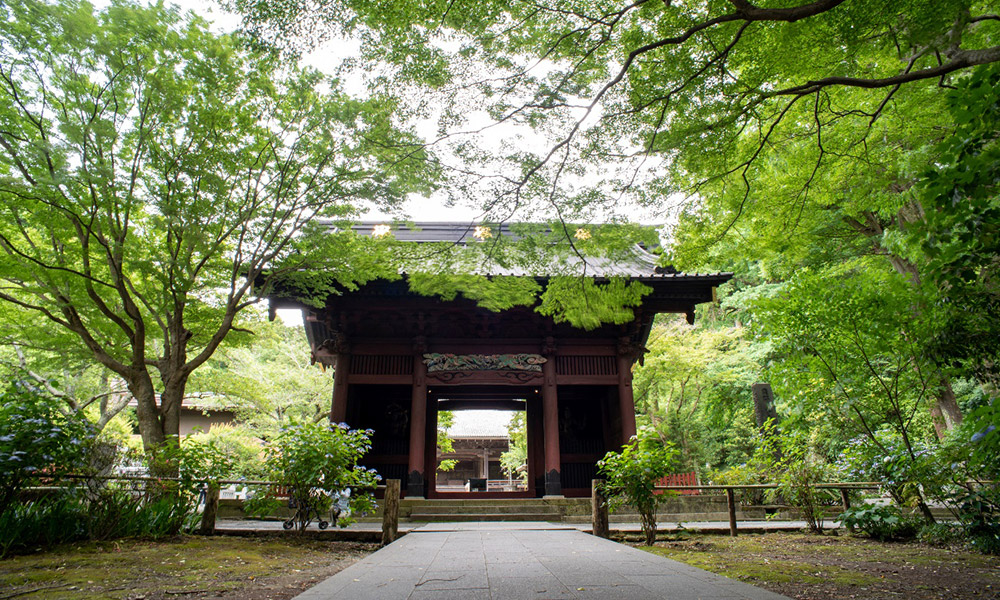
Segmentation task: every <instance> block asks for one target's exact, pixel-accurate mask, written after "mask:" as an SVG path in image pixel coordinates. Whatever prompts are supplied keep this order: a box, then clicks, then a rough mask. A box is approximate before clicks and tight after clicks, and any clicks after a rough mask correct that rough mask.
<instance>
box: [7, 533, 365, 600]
mask: <svg viewBox="0 0 1000 600" xmlns="http://www.w3.org/2000/svg"><path fill="white" fill-rule="evenodd" d="M375 549H376V546H375V545H373V544H360V543H352V542H323V541H318V540H307V539H304V540H300V539H297V538H294V537H281V538H235V537H210V538H206V537H194V536H178V537H176V538H171V539H168V540H159V541H148V540H118V541H113V542H92V543H85V544H68V545H64V546H59V547H56V548H53V549H51V550H48V551H45V552H40V553H37V554H29V555H24V556H13V557H9V558H6V559H3V560H0V598H3V597H9V596H12V595H14V594H20V595H26V596H27V597H30V598H32V599H37V598H46V599H49V598H51V599H61V598H66V599H70V598H72V599H74V600H91V599H95V600H96V599H97V598H102V599H104V598H108V599H117V600H140V599H142V600H160V599H163V598H178V597H183V598H198V597H213V598H219V597H223V598H225V597H230V598H247V599H261V600H264V599H269V598H270V599H273V600H280V599H284V598H291V597H293V596H295V595H296V594H298V593H299V592H301V591H302V590H303V589H304V588H306V587H308V586H310V585H312V584H313V583H315V582H316V581H319V580H320V579H323V578H325V577H329V576H330V575H332V574H333V573H336V572H337V571H339V570H341V569H343V568H344V567H346V566H348V565H350V564H351V563H353V562H355V561H356V560H358V559H359V558H361V557H363V556H365V555H366V554H368V553H369V552H373V551H374V550H375ZM29 590H38V591H34V592H30V595H28V593H29Z"/></svg>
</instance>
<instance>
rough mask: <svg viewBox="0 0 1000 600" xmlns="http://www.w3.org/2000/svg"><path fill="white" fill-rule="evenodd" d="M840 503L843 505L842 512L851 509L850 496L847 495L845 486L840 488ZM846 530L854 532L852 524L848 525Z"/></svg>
mask: <svg viewBox="0 0 1000 600" xmlns="http://www.w3.org/2000/svg"><path fill="white" fill-rule="evenodd" d="M840 503H841V504H843V505H844V512H847V511H848V510H850V509H851V497H850V496H849V495H848V491H847V488H840ZM847 530H848V531H850V532H851V533H854V525H848V526H847Z"/></svg>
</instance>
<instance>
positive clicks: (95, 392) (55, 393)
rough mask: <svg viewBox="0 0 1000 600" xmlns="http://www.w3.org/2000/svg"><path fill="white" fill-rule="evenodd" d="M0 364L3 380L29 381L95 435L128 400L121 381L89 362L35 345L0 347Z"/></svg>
mask: <svg viewBox="0 0 1000 600" xmlns="http://www.w3.org/2000/svg"><path fill="white" fill-rule="evenodd" d="M57 338H58V336H57ZM46 341H52V340H51V339H49V340H46ZM0 365H2V370H0V373H2V374H3V376H4V378H5V379H7V380H15V379H18V378H26V379H27V380H29V381H31V382H33V385H37V386H38V387H39V388H41V389H44V390H45V392H46V393H47V394H48V395H50V396H52V397H53V398H56V399H58V400H60V402H59V403H58V404H57V405H56V406H58V407H59V410H60V412H62V413H63V414H64V415H66V416H69V415H77V416H80V417H84V418H86V419H87V420H89V421H90V422H91V423H92V424H93V425H94V430H95V432H96V433H100V432H102V431H103V430H104V428H105V426H106V425H108V423H110V422H111V420H112V419H114V418H115V417H116V416H118V415H119V414H121V413H122V411H124V410H125V408H126V407H127V406H128V401H129V399H130V398H131V395H130V394H129V393H128V390H127V389H125V384H124V382H123V381H122V380H121V379H119V378H118V377H116V376H114V374H112V373H111V372H110V371H108V370H107V369H106V368H104V367H103V366H101V365H99V364H95V363H94V362H93V360H87V359H86V358H79V357H75V356H73V355H69V356H67V355H66V354H62V353H59V352H57V351H55V350H52V349H46V348H40V347H38V346H37V345H36V346H34V347H32V348H24V347H22V346H21V345H20V344H18V343H12V344H10V345H9V346H4V347H0Z"/></svg>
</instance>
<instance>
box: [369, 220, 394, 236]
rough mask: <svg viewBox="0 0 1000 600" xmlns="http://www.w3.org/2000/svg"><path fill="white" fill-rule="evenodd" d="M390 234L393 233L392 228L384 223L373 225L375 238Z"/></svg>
mask: <svg viewBox="0 0 1000 600" xmlns="http://www.w3.org/2000/svg"><path fill="white" fill-rule="evenodd" d="M390 235H392V228H391V227H389V226H388V225H386V224H384V223H382V224H380V225H376V226H375V227H372V237H373V238H384V237H388V236H390Z"/></svg>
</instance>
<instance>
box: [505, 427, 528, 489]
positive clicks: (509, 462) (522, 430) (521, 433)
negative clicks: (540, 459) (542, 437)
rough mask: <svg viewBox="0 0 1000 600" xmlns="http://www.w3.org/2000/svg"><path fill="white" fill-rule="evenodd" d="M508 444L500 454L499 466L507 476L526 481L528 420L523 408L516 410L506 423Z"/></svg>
mask: <svg viewBox="0 0 1000 600" xmlns="http://www.w3.org/2000/svg"><path fill="white" fill-rule="evenodd" d="M507 439H508V441H509V446H508V448H507V450H506V451H504V452H502V453H501V454H500V467H501V468H502V469H503V470H504V472H505V473H507V476H508V477H511V478H513V479H521V480H522V481H525V482H526V481H528V469H527V465H528V422H527V420H526V418H525V412H524V411H523V410H519V411H516V412H515V413H514V414H512V415H511V417H510V423H508V424H507Z"/></svg>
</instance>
